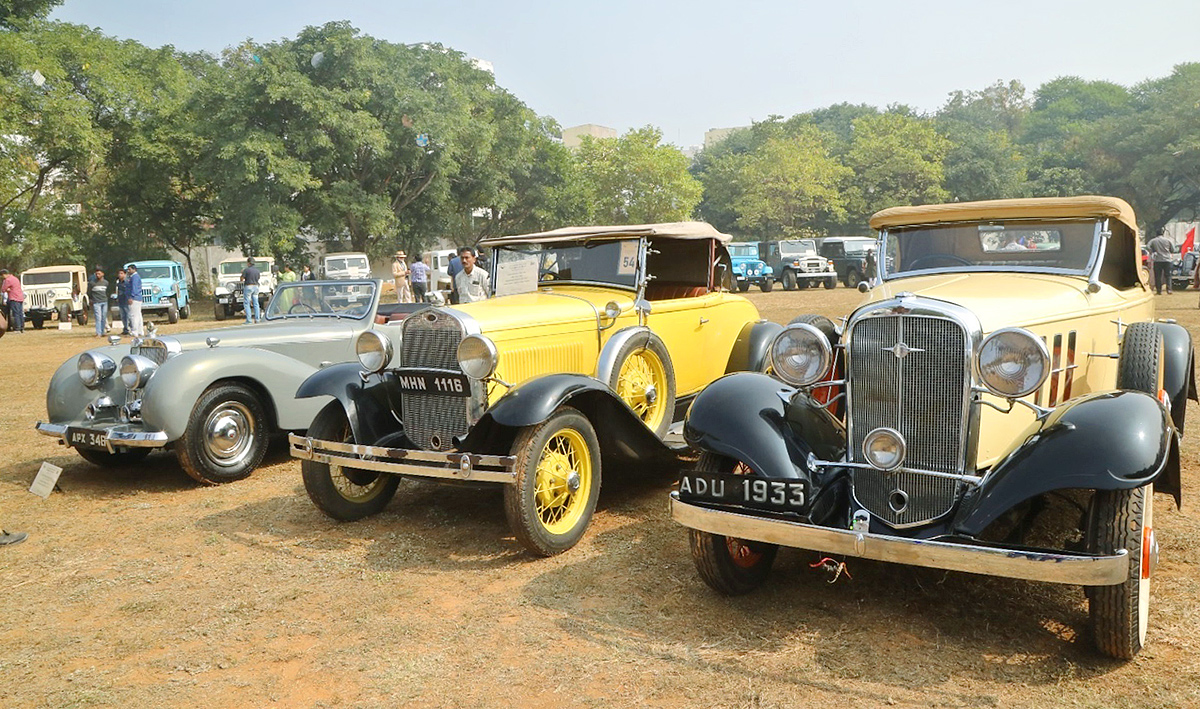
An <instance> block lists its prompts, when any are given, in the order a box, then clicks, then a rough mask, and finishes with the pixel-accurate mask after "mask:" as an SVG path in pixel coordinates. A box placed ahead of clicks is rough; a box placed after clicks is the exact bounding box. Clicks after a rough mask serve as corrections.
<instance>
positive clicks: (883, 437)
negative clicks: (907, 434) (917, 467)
mask: <svg viewBox="0 0 1200 709" xmlns="http://www.w3.org/2000/svg"><path fill="white" fill-rule="evenodd" d="M907 448H908V446H907V445H906V444H905V443H904V436H902V435H900V432H899V431H897V430H895V429H891V428H877V429H875V430H874V431H871V432H870V433H868V434H867V437H866V438H864V439H863V457H864V458H866V459H867V462H868V463H870V464H871V466H872V467H875V468H878V469H880V470H888V471H891V470H895V469H896V468H899V467H900V465H901V464H902V463H903V462H904V454H905V451H906V450H907Z"/></svg>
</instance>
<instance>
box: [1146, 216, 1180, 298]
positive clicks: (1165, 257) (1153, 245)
mask: <svg viewBox="0 0 1200 709" xmlns="http://www.w3.org/2000/svg"><path fill="white" fill-rule="evenodd" d="M1146 248H1148V249H1149V250H1150V262H1151V263H1153V264H1154V291H1155V293H1157V294H1158V295H1162V289H1163V285H1164V282H1165V284H1166V286H1167V293H1168V294H1170V293H1171V292H1172V291H1173V288H1172V285H1171V265H1172V264H1171V259H1172V258H1173V257H1174V256H1175V242H1173V241H1171V239H1170V238H1168V237H1167V232H1165V231H1164V232H1162V233H1161V234H1159V235H1158V236H1156V237H1154V238H1153V239H1151V240H1150V243H1148V244H1146Z"/></svg>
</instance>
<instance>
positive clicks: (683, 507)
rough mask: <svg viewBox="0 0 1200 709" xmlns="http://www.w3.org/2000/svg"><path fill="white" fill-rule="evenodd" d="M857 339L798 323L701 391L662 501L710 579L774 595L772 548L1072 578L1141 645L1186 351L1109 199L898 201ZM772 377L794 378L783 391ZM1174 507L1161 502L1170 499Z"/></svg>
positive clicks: (885, 215) (1098, 627)
mask: <svg viewBox="0 0 1200 709" xmlns="http://www.w3.org/2000/svg"><path fill="white" fill-rule="evenodd" d="M871 227H872V228H874V229H877V230H879V241H878V242H877V243H878V244H879V246H880V253H884V254H887V256H888V258H887V259H885V260H882V261H881V263H880V266H881V268H880V274H879V277H880V279H881V280H880V281H879V282H878V283H876V284H875V285H874V287H872V288H870V289H869V290H868V296H867V300H866V302H865V303H863V304H862V305H860V306H859V307H858V308H857V309H855V310H854V311H853V312H851V313H850V314H849V318H848V319H847V320H846V324H845V327H844V328H839V327H837V326H836V325H835V324H834V323H833V322H831V321H829V320H828V319H827V318H824V317H820V316H814V315H803V316H800V317H798V318H796V319H795V320H794V321H793V324H792V325H790V326H789V327H788V328H786V329H785V330H784V331H783V332H782V333H780V335H779V336H778V337H777V338H776V339H775V341H774V342H773V343H772V345H771V362H772V371H773V373H774V375H775V377H777V378H772V377H768V376H765V375H763V374H751V373H743V374H733V375H730V376H727V377H724V378H722V379H720V380H718V381H717V382H715V383H713V384H712V385H710V386H709V387H708V388H706V389H705V390H704V391H703V392H701V393H700V395H699V396H698V397H697V398H696V401H695V402H694V403H693V404H692V408H691V409H690V412H689V414H688V418H687V422H686V424H685V427H684V437H685V438H686V439H687V441H688V443H690V444H691V445H692V446H693V447H694V448H696V449H698V450H699V451H700V458H699V461H698V463H697V465H696V469H695V470H692V471H688V472H687V473H685V474H684V475H683V476H682V477H681V479H680V486H679V490H678V492H676V493H672V499H671V510H672V516H673V517H674V519H675V520H677V521H678V522H680V523H681V524H683V525H684V526H686V527H689V528H691V530H692V531H691V533H690V534H691V551H692V557H693V560H694V561H695V564H696V568H697V570H698V571H699V574H700V576H701V578H702V579H703V580H704V581H705V582H707V583H708V584H709V585H710V586H711V587H713V588H714V589H716V590H717V591H720V592H722V593H726V594H738V593H746V592H749V591H751V590H752V589H754V588H756V587H757V586H759V585H760V584H762V583H763V582H764V581H765V580H766V578H767V575H768V572H769V570H770V567H771V563H772V561H773V560H774V558H775V553H776V550H777V548H778V546H779V545H782V546H789V547H796V548H800V549H808V550H813V551H817V552H820V553H821V554H822V555H829V556H836V557H862V558H867V559H875V560H879V561H889V562H894V563H901V564H911V565H916V566H925V567H931V568H937V569H948V570H953V571H965V572H969V573H975V574H986V575H993V576H1004V577H1009V578H1016V579H1030V580H1036V581H1043V582H1052V583H1064V584H1075V585H1082V586H1083V587H1084V588H1085V591H1086V595H1087V597H1088V600H1089V606H1090V613H1091V623H1092V634H1093V636H1094V640H1095V642H1096V645H1097V646H1098V647H1099V649H1100V651H1101V652H1103V653H1105V654H1107V655H1110V656H1113V657H1117V658H1122V659H1129V658H1132V657H1133V656H1134V655H1136V654H1137V653H1138V652H1139V651H1140V650H1141V649H1142V646H1143V644H1144V643H1145V640H1146V630H1147V618H1148V614H1149V612H1150V584H1151V580H1152V579H1153V577H1154V571H1155V565H1156V563H1157V561H1158V538H1157V536H1156V535H1155V527H1154V518H1155V515H1154V501H1155V500H1154V498H1155V494H1154V493H1156V492H1158V493H1163V494H1165V495H1169V496H1170V497H1171V498H1174V501H1175V503H1176V504H1177V505H1178V504H1179V502H1180V496H1181V490H1182V484H1181V480H1180V459H1181V457H1182V455H1181V450H1180V447H1181V443H1182V440H1183V430H1184V417H1185V413H1186V410H1187V400H1188V399H1189V398H1191V399H1196V383H1195V375H1194V372H1193V360H1194V356H1193V350H1192V338H1191V335H1190V334H1189V333H1188V331H1187V330H1186V329H1185V328H1183V327H1181V326H1179V325H1176V324H1173V323H1168V322H1159V321H1156V320H1155V317H1154V296H1153V294H1152V293H1151V291H1150V289H1149V287H1148V283H1147V281H1146V279H1145V277H1144V271H1143V270H1142V269H1141V268H1140V264H1139V255H1138V236H1137V221H1136V219H1135V217H1134V214H1133V210H1132V209H1130V207H1129V205H1128V204H1126V203H1125V202H1124V201H1122V200H1120V199H1115V198H1111V197H1073V198H1042V199H1018V200H996V201H987V202H965V203H956V204H946V205H932V206H924V207H898V208H892V209H887V210H884V211H882V212H879V213H877V214H875V215H874V216H873V217H871ZM780 380H782V382H781V381H780ZM1168 499H1169V498H1168Z"/></svg>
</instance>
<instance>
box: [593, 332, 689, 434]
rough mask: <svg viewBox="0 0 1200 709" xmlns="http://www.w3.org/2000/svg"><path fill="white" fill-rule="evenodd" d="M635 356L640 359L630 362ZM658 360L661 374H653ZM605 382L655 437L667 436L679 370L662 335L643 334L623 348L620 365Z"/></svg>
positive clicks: (617, 359)
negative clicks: (661, 337) (660, 337)
mask: <svg viewBox="0 0 1200 709" xmlns="http://www.w3.org/2000/svg"><path fill="white" fill-rule="evenodd" d="M647 355H653V357H648V356H647ZM635 357H636V358H639V360H638V361H630V360H631V358H635ZM654 359H657V360H658V362H659V363H661V365H662V371H661V372H654V371H653V369H654V367H653V360H654ZM627 364H628V365H629V366H630V370H629V371H627V370H626V365H627ZM647 378H650V379H652V381H647ZM605 383H606V384H608V388H609V389H612V390H613V391H614V392H616V394H617V396H619V397H620V398H621V400H622V401H624V402H625V403H626V404H627V405H628V406H629V408H630V409H633V412H634V413H635V414H637V416H638V418H640V419H641V420H642V422H643V423H645V424H646V426H647V427H648V428H649V429H650V430H651V431H654V435H656V436H658V437H659V438H662V437H663V436H665V435H666V434H667V429H669V428H670V427H671V423H672V422H673V419H674V418H675V367H674V365H673V364H672V363H671V355H670V353H669V352H667V346H666V345H664V344H663V341H662V340H661V339H659V337H658V335H655V334H654V333H652V332H643V333H639V334H637V335H635V336H634V337H631V338H629V339H628V340H627V341H626V342H625V344H623V345H621V349H619V350H617V356H616V366H614V367H613V371H612V373H611V374H610V375H609V377H608V381H607V382H605Z"/></svg>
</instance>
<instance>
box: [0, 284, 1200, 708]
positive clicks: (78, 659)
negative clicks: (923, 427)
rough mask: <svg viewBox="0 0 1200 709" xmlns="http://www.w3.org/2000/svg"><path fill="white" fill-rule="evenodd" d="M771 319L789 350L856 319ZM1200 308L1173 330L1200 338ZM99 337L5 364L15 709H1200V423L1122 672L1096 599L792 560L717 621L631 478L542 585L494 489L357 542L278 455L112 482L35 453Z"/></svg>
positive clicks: (385, 523) (663, 486) (541, 571)
mask: <svg viewBox="0 0 1200 709" xmlns="http://www.w3.org/2000/svg"><path fill="white" fill-rule="evenodd" d="M750 297H751V299H752V300H754V302H755V303H757V304H758V306H759V307H760V308H761V309H762V311H763V313H764V315H765V316H767V317H769V318H772V319H775V320H779V321H783V322H786V321H787V320H789V319H790V318H791V317H792V316H794V315H796V314H799V313H803V312H812V311H815V312H820V313H825V314H828V315H831V316H837V315H844V314H845V313H846V312H848V311H849V310H850V309H851V308H852V307H853V305H854V304H855V303H856V302H857V301H858V300H859V298H860V296H859V294H858V293H856V292H854V291H850V290H847V289H842V288H839V289H837V290H835V291H833V292H829V291H824V290H818V291H811V290H810V291H799V292H792V293H788V292H783V291H776V292H773V293H769V294H760V293H757V292H755V293H751V294H750ZM1196 302H1197V296H1196V293H1195V292H1188V293H1186V294H1178V293H1177V294H1175V295H1173V296H1163V297H1161V298H1160V299H1159V303H1160V313H1159V314H1160V316H1161V317H1173V318H1177V319H1178V320H1179V321H1180V322H1182V323H1184V324H1185V325H1187V326H1189V327H1190V328H1191V329H1192V331H1193V332H1197V331H1198V329H1200V310H1197V308H1196ZM198 310H201V311H204V310H205V308H203V307H202V306H201V307H199V308H198ZM211 325H212V323H208V322H205V319H204V318H203V317H197V318H194V319H193V320H190V321H187V322H185V323H181V324H180V325H176V326H163V327H162V329H161V332H163V333H170V332H172V331H174V330H177V329H183V328H192V329H194V328H198V327H205V326H211ZM90 333H91V328H79V327H76V328H75V329H74V330H72V331H71V332H58V331H55V330H45V331H40V332H38V331H30V332H27V333H26V334H25V335H9V336H6V337H4V339H3V340H2V341H0V391H2V392H4V405H3V407H0V433H2V434H3V435H2V438H0V526H3V527H4V528H6V529H9V530H23V531H26V532H29V534H30V536H29V540H28V541H26V542H25V543H23V544H21V545H18V546H14V547H8V548H0V570H2V573H0V584H2V588H0V706H4V707H15V706H21V707H41V706H51V707H70V706H196V707H206V706H212V707H233V706H254V707H258V706H269V705H272V704H274V705H277V706H301V707H303V706H315V707H333V706H353V707H359V706H361V707H374V706H399V705H422V706H429V705H432V706H514V705H520V706H560V705H568V706H590V705H652V706H748V707H774V706H816V707H825V706H828V707H839V708H844V707H859V706H865V707H870V706H885V705H887V706H922V707H923V706H938V707H943V706H944V707H980V706H982V707H988V706H1055V707H1059V706H1071V707H1111V706H1131V707H1132V706H1136V707H1160V706H1162V707H1165V706H1187V705H1193V706H1194V705H1198V704H1200V659H1198V658H1200V652H1198V650H1200V610H1198V609H1200V583H1198V581H1200V579H1198V575H1197V564H1198V563H1200V559H1198V549H1200V517H1198V515H1197V512H1196V509H1197V508H1196V504H1195V502H1194V500H1195V499H1196V498H1195V497H1194V496H1195V495H1196V494H1197V489H1198V487H1200V484H1198V483H1200V479H1198V477H1197V476H1198V473H1200V465H1198V464H1197V451H1200V446H1198V445H1197V440H1196V438H1197V431H1200V418H1197V414H1200V412H1198V411H1197V410H1195V405H1194V404H1193V405H1191V407H1192V409H1193V410H1192V411H1191V412H1190V416H1191V418H1192V420H1193V421H1194V422H1195V423H1193V426H1192V427H1191V428H1190V429H1189V431H1188V435H1187V438H1188V440H1187V449H1186V450H1187V452H1186V453H1185V456H1184V459H1185V461H1186V462H1185V470H1184V486H1185V488H1186V490H1187V492H1186V493H1185V495H1186V497H1185V506H1184V509H1183V511H1182V512H1179V511H1176V510H1175V509H1174V508H1173V506H1170V505H1169V504H1168V498H1166V497H1163V496H1159V497H1158V499H1157V502H1158V505H1157V510H1156V513H1157V514H1156V519H1157V521H1158V522H1159V525H1158V526H1159V530H1160V534H1159V538H1160V540H1161V544H1162V548H1163V554H1162V563H1161V565H1160V567H1159V574H1158V576H1157V579H1156V585H1155V589H1154V594H1155V596H1154V613H1153V617H1152V618H1151V621H1150V624H1151V625H1150V633H1151V641H1150V644H1149V647H1148V648H1147V649H1146V650H1145V651H1144V652H1143V653H1142V655H1141V656H1140V657H1139V658H1138V659H1137V660H1136V661H1134V662H1131V663H1127V664H1122V663H1117V662H1112V661H1108V660H1105V659H1103V658H1100V657H1098V656H1097V655H1096V653H1095V652H1094V651H1093V649H1092V647H1091V645H1090V641H1089V639H1088V630H1087V611H1086V605H1085V601H1084V596H1083V593H1082V591H1080V590H1079V589H1077V588H1070V587H1057V586H1053V585H1049V584H1037V583H1025V582H1018V581H1008V580H1003V579H993V578H986V577H979V576H973V575H969V574H958V573H943V572H938V571H931V570H921V569H912V568H907V567H902V566H892V565H886V564H879V563H872V562H865V561H854V560H851V561H850V564H849V570H850V572H851V573H852V574H853V578H852V579H842V580H841V581H839V582H838V583H836V584H835V585H829V584H827V583H826V582H825V578H824V577H823V576H821V575H818V574H817V573H815V572H813V571H811V570H810V569H809V568H808V564H809V562H810V561H812V560H813V558H814V555H812V554H808V553H804V552H799V551H795V550H785V551H784V552H782V553H781V554H780V559H779V562H778V563H777V565H776V570H775V572H774V574H773V576H772V577H771V579H770V581H769V582H768V584H767V585H766V586H765V587H764V588H763V589H761V590H760V591H758V592H756V593H753V594H751V595H749V596H745V597H741V598H735V599H729V598H723V597H720V596H717V595H716V594H715V593H713V592H712V591H710V590H709V589H708V587H707V586H705V585H704V584H703V583H702V582H701V581H700V580H699V578H698V577H697V575H696V573H695V571H694V569H693V567H692V563H691V560H690V558H689V555H688V549H687V534H686V532H685V531H684V530H683V529H682V528H680V527H679V526H677V525H675V524H674V523H672V522H671V521H670V520H669V519H668V518H667V515H666V493H667V491H668V490H669V489H670V486H671V477H670V475H667V474H663V475H660V476H652V477H651V478H650V479H639V480H629V479H617V476H615V475H610V476H609V480H608V481H607V482H606V484H605V486H604V491H603V494H602V495H601V498H600V509H599V511H598V512H597V514H596V517H595V519H594V521H593V523H592V527H591V529H590V531H589V532H588V534H587V536H586V537H585V538H584V540H583V542H582V543H581V544H580V545H579V546H578V547H576V548H575V549H573V550H571V551H570V552H569V553H566V554H563V555H561V556H559V557H556V558H552V559H532V558H530V557H529V556H527V555H525V554H523V553H522V552H521V550H520V548H519V547H518V545H517V544H516V542H515V541H514V540H513V539H512V537H511V536H509V534H508V531H507V527H506V524H505V521H504V514H503V511H502V508H501V503H500V495H499V492H498V490H494V489H489V490H466V489H460V488H454V487H446V486H435V485H422V484H416V483H405V485H403V486H402V487H401V491H400V494H399V495H398V496H397V498H396V499H395V500H394V501H393V502H392V504H391V505H390V506H389V507H388V509H387V510H386V511H385V512H384V513H383V514H380V515H378V516H376V517H374V518H371V519H368V520H365V521H361V522H356V523H351V524H337V523H334V522H332V521H330V520H328V519H327V518H325V517H324V516H322V515H321V514H320V513H319V512H318V511H317V510H316V508H315V507H313V505H312V504H311V503H310V502H309V500H308V498H307V497H306V496H305V494H304V490H303V486H302V485H301V482H300V475H299V467H300V466H299V463H298V462H297V461H293V460H291V459H290V458H289V457H288V456H287V453H286V450H285V448H284V447H283V446H282V445H277V446H276V447H275V448H274V449H273V450H272V452H271V453H270V454H269V456H268V460H267V462H266V465H265V466H264V467H263V468H262V469H260V470H258V471H257V472H256V473H255V474H254V475H253V476H252V477H251V478H250V479H248V480H244V481H242V482H238V483H234V484H232V485H226V486H223V487H216V488H207V487H201V486H198V485H196V484H195V483H193V482H192V481H191V480H190V479H189V478H188V477H187V476H186V475H185V474H184V473H183V472H182V471H181V470H180V468H179V466H178V465H177V464H176V462H175V459H174V457H173V456H171V455H169V454H155V455H152V456H151V457H150V458H149V459H148V460H147V461H146V463H145V464H143V465H140V466H138V467H136V468H130V469H125V470H104V469H100V468H96V467H93V466H91V465H89V464H87V463H85V462H84V461H83V460H82V459H80V458H79V457H78V456H76V455H74V454H72V453H70V452H68V451H66V450H64V449H63V448H61V447H59V446H57V445H55V443H54V442H53V441H51V440H50V439H47V438H43V437H41V436H38V435H36V434H35V433H34V432H33V428H32V427H33V424H34V422H35V421H37V420H38V418H39V417H41V416H43V415H44V411H45V408H44V398H43V397H44V392H45V387H46V382H47V381H48V380H49V377H50V375H51V373H52V372H53V370H54V368H55V367H57V366H58V364H59V363H60V362H61V361H63V360H64V359H65V358H67V357H73V356H75V354H76V353H78V352H80V351H83V350H85V349H87V348H88V347H90V346H92V345H93V344H94V342H95V340H93V339H92V338H91V337H90ZM43 460H49V461H51V462H53V463H55V464H57V465H60V466H62V467H63V468H64V471H63V474H62V478H61V480H60V487H61V490H60V491H58V492H55V493H54V494H53V495H51V496H50V498H49V499H48V500H45V501H43V500H41V499H40V498H38V497H36V496H34V495H31V494H29V493H28V492H27V491H26V490H27V488H28V486H29V484H30V482H31V481H32V480H33V477H34V475H35V473H36V471H37V469H38V466H39V465H40V464H41V462H42V461H43Z"/></svg>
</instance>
